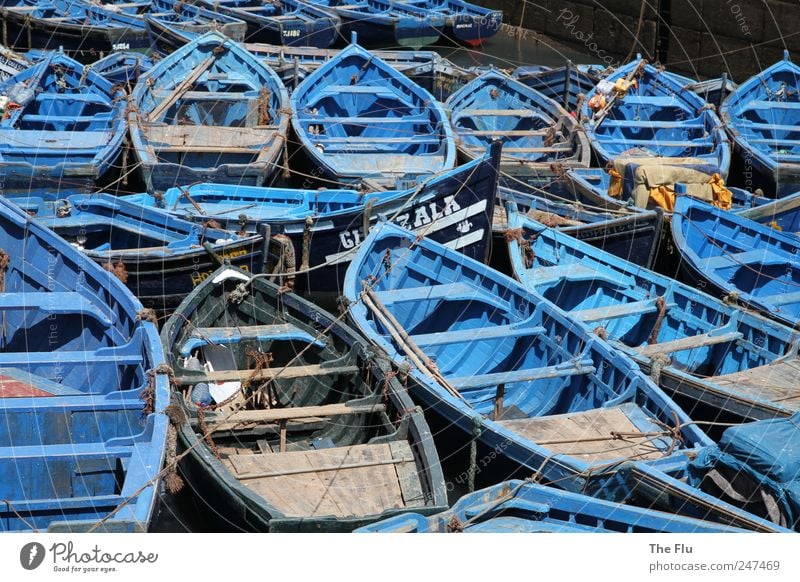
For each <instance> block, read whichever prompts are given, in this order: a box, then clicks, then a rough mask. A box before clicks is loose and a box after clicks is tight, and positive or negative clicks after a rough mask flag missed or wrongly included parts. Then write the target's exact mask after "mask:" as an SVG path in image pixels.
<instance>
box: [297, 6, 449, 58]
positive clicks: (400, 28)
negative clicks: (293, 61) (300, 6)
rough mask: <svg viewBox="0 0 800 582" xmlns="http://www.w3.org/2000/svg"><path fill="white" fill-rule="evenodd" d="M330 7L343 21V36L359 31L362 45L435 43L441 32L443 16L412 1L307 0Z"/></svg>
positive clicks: (415, 45)
mask: <svg viewBox="0 0 800 582" xmlns="http://www.w3.org/2000/svg"><path fill="white" fill-rule="evenodd" d="M308 1H309V3H310V4H314V5H316V6H321V7H323V8H325V9H327V10H330V11H331V12H333V13H334V14H336V16H338V17H339V19H340V20H341V22H342V26H341V29H340V30H341V33H342V36H343V37H344V38H346V39H349V38H351V37H352V35H353V33H356V34H358V38H359V41H360V42H361V43H362V44H363V45H364V46H369V47H372V48H377V47H386V46H392V45H396V46H402V47H410V48H413V49H418V48H421V47H423V46H426V45H429V44H434V43H435V42H436V41H437V40H439V38H440V36H441V30H442V29H443V28H444V26H445V24H446V21H445V17H444V16H443V15H440V14H436V13H431V12H430V11H429V10H427V9H425V8H421V7H418V6H416V5H415V4H414V3H413V2H394V1H393V0H308Z"/></svg>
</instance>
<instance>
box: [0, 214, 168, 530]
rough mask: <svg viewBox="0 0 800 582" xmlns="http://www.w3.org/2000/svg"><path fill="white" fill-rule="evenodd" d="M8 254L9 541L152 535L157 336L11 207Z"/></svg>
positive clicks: (158, 401)
mask: <svg viewBox="0 0 800 582" xmlns="http://www.w3.org/2000/svg"><path fill="white" fill-rule="evenodd" d="M0 247H2V248H1V249H0V253H1V254H2V257H3V260H2V261H0V263H1V264H2V283H0V310H1V311H2V319H3V326H2V333H0V422H2V426H3V430H2V431H0V452H1V453H2V454H0V475H2V478H0V499H2V501H0V532H19V531H25V532H30V531H31V530H36V531H53V532H78V531H86V530H90V529H93V528H96V529H97V530H98V531H127V532H132V531H145V530H146V529H147V528H148V525H149V523H150V520H151V517H152V515H153V511H154V506H155V503H156V497H157V495H156V492H157V490H158V485H159V477H160V475H159V472H160V471H161V467H162V464H163V461H164V449H165V444H166V441H167V431H168V421H167V417H166V415H165V414H164V409H165V408H166V406H167V405H168V404H169V380H168V378H167V374H166V373H165V371H162V368H161V367H160V366H161V365H162V364H163V363H164V352H163V351H162V349H161V343H160V342H159V339H158V331H157V328H156V326H155V325H154V324H153V323H151V322H150V321H147V318H146V317H143V313H142V305H141V303H139V302H138V301H137V300H136V299H135V298H134V297H133V295H131V293H129V292H128V290H127V289H125V288H124V286H123V285H122V284H121V283H120V282H119V281H117V280H116V279H115V278H114V277H113V276H111V275H110V273H107V272H106V271H103V270H102V269H101V268H100V267H98V266H97V265H94V264H93V263H92V262H91V261H86V260H85V259H84V258H83V257H82V256H81V255H80V253H79V252H78V251H77V250H75V249H74V248H72V247H71V246H70V245H69V244H67V243H66V242H65V241H63V240H62V239H61V238H59V237H57V236H56V235H54V234H53V233H52V232H50V231H48V230H47V229H45V228H42V227H41V226H39V225H38V224H36V223H34V222H32V221H31V219H30V217H29V216H27V215H26V214H25V213H23V212H21V211H20V210H19V209H17V208H16V207H14V206H13V204H10V203H9V202H7V201H5V200H0ZM143 392H144V393H146V394H147V397H146V399H145V400H144V401H143V400H142V394H143ZM169 430H173V429H169ZM115 511H116V513H114V512H115ZM100 520H104V521H102V522H101V521H100Z"/></svg>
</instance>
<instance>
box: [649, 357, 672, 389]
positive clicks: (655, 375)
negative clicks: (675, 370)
mask: <svg viewBox="0 0 800 582" xmlns="http://www.w3.org/2000/svg"><path fill="white" fill-rule="evenodd" d="M671 363H672V360H670V358H669V356H667V355H666V354H656V355H655V356H653V357H652V358H650V379H651V380H652V381H653V383H654V384H655V385H656V386H658V384H659V382H660V381H661V370H663V369H664V367H665V366H669V365H670V364H671Z"/></svg>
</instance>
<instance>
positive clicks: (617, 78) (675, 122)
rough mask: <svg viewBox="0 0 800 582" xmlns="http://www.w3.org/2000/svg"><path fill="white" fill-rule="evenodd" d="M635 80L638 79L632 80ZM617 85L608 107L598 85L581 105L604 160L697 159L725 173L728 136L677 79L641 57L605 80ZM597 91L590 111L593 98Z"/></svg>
mask: <svg viewBox="0 0 800 582" xmlns="http://www.w3.org/2000/svg"><path fill="white" fill-rule="evenodd" d="M633 81H635V82H636V83H635V84H633ZM604 82H605V85H606V86H607V87H614V89H612V91H613V92H612V93H610V94H609V95H608V96H607V97H606V98H605V100H606V103H605V106H602V107H601V105H602V101H603V100H602V99H600V98H599V97H600V96H599V90H598V86H600V84H599V83H598V86H595V88H594V89H593V90H592V91H591V92H590V93H589V94H588V95H587V96H586V97H587V100H586V102H585V103H583V104H582V105H581V117H582V118H584V117H585V118H586V119H587V120H588V121H585V122H584V126H585V128H586V135H587V137H588V138H589V141H590V143H591V145H592V148H593V149H594V152H595V155H596V156H597V158H598V159H599V161H600V165H603V164H606V163H607V162H610V161H613V160H616V159H618V158H621V157H622V158H627V157H632V156H648V157H653V156H655V157H665V158H693V159H694V158H696V159H700V160H703V161H704V162H705V163H706V164H708V165H711V166H713V167H715V168H716V171H717V173H719V174H720V175H721V176H722V177H723V178H727V175H728V169H729V167H730V162H731V151H730V140H729V139H728V136H727V135H726V133H725V130H724V129H723V127H722V124H721V123H720V120H719V118H718V117H717V115H716V114H715V113H714V111H713V110H712V108H710V107H706V104H705V101H704V100H703V99H702V98H701V97H699V96H698V95H696V94H695V93H692V92H691V91H689V90H688V89H685V88H684V87H683V86H682V84H681V83H680V82H679V81H677V80H676V79H675V78H673V77H671V76H669V75H664V74H662V72H661V71H660V70H659V69H657V68H655V67H653V66H652V65H648V64H647V63H646V62H645V61H644V60H642V59H636V60H634V61H632V62H631V63H629V64H627V65H625V66H623V67H620V68H619V69H617V70H616V71H614V72H613V73H612V74H611V75H609V76H608V77H607V78H606V79H604ZM595 96H598V101H600V103H597V104H596V105H595V107H597V109H596V110H592V108H590V106H589V102H590V101H593V98H594V97H595Z"/></svg>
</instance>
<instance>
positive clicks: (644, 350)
mask: <svg viewBox="0 0 800 582" xmlns="http://www.w3.org/2000/svg"><path fill="white" fill-rule="evenodd" d="M742 337H743V336H742V334H741V333H740V332H738V331H730V332H727V333H717V334H708V333H702V334H699V335H696V336H692V337H684V338H681V339H676V340H672V341H669V342H662V343H659V344H652V345H649V346H639V347H638V348H634V350H635V351H636V352H638V353H639V354H641V355H643V356H647V357H652V356H655V355H656V354H671V353H674V352H682V351H685V350H692V349H695V348H702V347H706V346H713V345H716V344H724V343H728V342H733V341H736V340H740V339H742Z"/></svg>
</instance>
